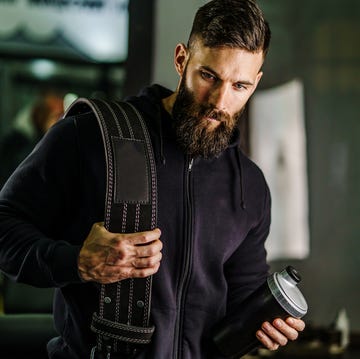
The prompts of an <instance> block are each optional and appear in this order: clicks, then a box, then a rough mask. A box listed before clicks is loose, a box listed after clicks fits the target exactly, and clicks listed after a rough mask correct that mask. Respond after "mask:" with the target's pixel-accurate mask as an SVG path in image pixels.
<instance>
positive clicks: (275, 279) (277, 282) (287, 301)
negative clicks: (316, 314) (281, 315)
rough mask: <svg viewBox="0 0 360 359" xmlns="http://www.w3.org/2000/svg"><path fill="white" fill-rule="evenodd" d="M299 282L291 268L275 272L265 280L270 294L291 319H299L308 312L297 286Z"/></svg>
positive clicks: (296, 273) (295, 272) (299, 279)
mask: <svg viewBox="0 0 360 359" xmlns="http://www.w3.org/2000/svg"><path fill="white" fill-rule="evenodd" d="M300 281H301V277H300V275H299V274H298V272H297V271H296V270H295V269H294V268H293V267H291V266H288V267H286V268H285V269H284V270H283V271H281V272H280V273H278V272H275V273H274V274H273V275H271V276H269V277H268V279H267V282H268V286H269V288H270V290H271V293H272V294H273V296H274V297H275V299H276V300H277V301H278V303H279V304H280V305H281V307H282V308H283V309H284V310H285V311H286V312H287V313H289V314H290V315H291V316H292V317H295V318H301V317H303V316H304V315H305V314H306V313H307V310H308V305H307V303H306V300H305V298H304V296H303V295H302V293H301V292H300V290H299V288H298V287H297V284H298V283H299V282H300Z"/></svg>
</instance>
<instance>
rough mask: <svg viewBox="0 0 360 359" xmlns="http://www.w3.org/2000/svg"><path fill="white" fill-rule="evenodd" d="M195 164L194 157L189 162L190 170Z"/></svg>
mask: <svg viewBox="0 0 360 359" xmlns="http://www.w3.org/2000/svg"><path fill="white" fill-rule="evenodd" d="M193 164H194V159H193V158H192V159H191V160H190V162H189V172H191V169H192V166H193Z"/></svg>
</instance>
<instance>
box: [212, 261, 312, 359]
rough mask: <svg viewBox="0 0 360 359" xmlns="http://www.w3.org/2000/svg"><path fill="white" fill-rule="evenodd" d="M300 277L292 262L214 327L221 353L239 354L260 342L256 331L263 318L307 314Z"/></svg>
mask: <svg viewBox="0 0 360 359" xmlns="http://www.w3.org/2000/svg"><path fill="white" fill-rule="evenodd" d="M300 280H301V277H300V276H299V274H298V272H297V271H296V270H295V269H294V268H293V267H291V266H288V267H286V269H284V270H283V271H281V272H280V273H278V272H275V273H273V274H272V275H270V276H269V277H268V278H267V280H266V281H265V283H264V284H262V285H261V286H260V287H259V288H258V289H256V290H255V292H253V293H252V294H251V295H250V296H249V297H247V298H246V299H245V300H244V301H243V302H242V303H241V304H240V307H239V308H237V309H236V310H235V311H234V312H232V313H228V314H227V315H226V317H225V318H224V319H223V320H222V321H221V322H220V323H219V324H218V325H217V326H216V327H215V329H214V335H213V340H214V342H215V345H216V347H217V348H218V350H219V351H220V353H221V354H222V355H224V356H226V357H236V358H239V357H241V356H243V355H245V354H246V353H249V352H250V351H252V350H253V349H255V348H256V347H257V346H259V345H260V342H259V341H258V339H257V338H256V336H255V333H256V331H257V330H258V329H260V326H261V324H262V323H263V322H265V321H270V322H271V321H272V320H274V319H275V318H282V319H285V318H287V317H289V316H292V317H295V318H301V317H303V316H304V315H305V314H306V313H307V309H308V306H307V303H306V301H305V298H304V297H303V295H302V293H301V292H300V290H299V289H298V287H297V284H298V283H299V282H300Z"/></svg>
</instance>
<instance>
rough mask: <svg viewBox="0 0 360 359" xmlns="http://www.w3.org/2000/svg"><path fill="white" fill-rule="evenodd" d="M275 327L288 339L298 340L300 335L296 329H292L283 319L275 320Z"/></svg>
mask: <svg viewBox="0 0 360 359" xmlns="http://www.w3.org/2000/svg"><path fill="white" fill-rule="evenodd" d="M273 326H274V327H275V328H276V329H278V330H279V331H280V332H281V333H282V334H283V335H284V336H285V337H286V338H287V339H290V340H296V339H297V337H298V336H299V333H298V331H297V330H296V329H294V328H293V327H291V326H290V325H289V324H288V323H287V322H284V321H283V320H282V319H275V320H274V322H273Z"/></svg>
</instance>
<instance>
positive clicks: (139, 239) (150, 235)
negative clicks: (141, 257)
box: [128, 228, 161, 245]
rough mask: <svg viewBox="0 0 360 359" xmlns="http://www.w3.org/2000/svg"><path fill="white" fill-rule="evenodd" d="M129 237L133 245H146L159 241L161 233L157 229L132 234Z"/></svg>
mask: <svg viewBox="0 0 360 359" xmlns="http://www.w3.org/2000/svg"><path fill="white" fill-rule="evenodd" d="M128 236H129V240H130V242H131V244H132V245H144V244H147V243H150V242H153V241H155V240H156V239H159V238H160V236H161V231H160V229H159V228H155V229H154V230H152V231H145V232H138V233H130V234H129V235H128Z"/></svg>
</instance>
